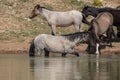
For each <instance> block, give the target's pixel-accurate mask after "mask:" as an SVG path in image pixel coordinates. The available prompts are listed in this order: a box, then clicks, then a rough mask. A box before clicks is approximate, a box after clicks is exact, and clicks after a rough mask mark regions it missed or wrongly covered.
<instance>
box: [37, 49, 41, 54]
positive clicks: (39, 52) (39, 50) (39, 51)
mask: <svg viewBox="0 0 120 80" xmlns="http://www.w3.org/2000/svg"><path fill="white" fill-rule="evenodd" d="M37 51H38V56H40V55H41V53H42V49H40V48H39V49H37Z"/></svg>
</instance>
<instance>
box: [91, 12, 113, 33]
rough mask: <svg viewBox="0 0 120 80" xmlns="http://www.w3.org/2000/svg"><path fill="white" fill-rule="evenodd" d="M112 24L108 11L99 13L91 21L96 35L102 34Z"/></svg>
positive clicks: (111, 17)
mask: <svg viewBox="0 0 120 80" xmlns="http://www.w3.org/2000/svg"><path fill="white" fill-rule="evenodd" d="M112 24H113V16H112V14H111V13H109V12H102V13H99V14H98V16H97V17H96V18H95V19H94V20H93V21H92V26H93V28H94V30H95V32H96V33H97V34H98V35H101V34H103V33H104V32H106V31H107V29H108V28H109V27H111V26H112Z"/></svg>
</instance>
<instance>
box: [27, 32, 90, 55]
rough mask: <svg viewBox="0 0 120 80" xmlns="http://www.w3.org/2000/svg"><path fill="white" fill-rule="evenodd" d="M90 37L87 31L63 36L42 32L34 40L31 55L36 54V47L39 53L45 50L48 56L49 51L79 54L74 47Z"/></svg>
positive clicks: (30, 50)
mask: <svg viewBox="0 0 120 80" xmlns="http://www.w3.org/2000/svg"><path fill="white" fill-rule="evenodd" d="M88 38H89V34H88V33H87V32H77V33H74V34H67V35H61V36H53V35H49V34H40V35H38V36H37V37H35V39H34V40H33V41H32V43H31V45H30V49H29V56H35V49H36V50H37V52H38V55H40V54H41V53H42V51H43V50H44V51H45V56H46V57H48V56H49V52H53V53H62V54H63V55H62V56H65V55H66V54H67V53H69V54H73V55H76V56H79V53H78V52H77V51H75V50H74V47H75V46H76V45H79V44H80V43H82V42H87V40H88Z"/></svg>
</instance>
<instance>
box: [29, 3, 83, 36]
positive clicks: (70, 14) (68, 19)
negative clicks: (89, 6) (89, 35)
mask: <svg viewBox="0 0 120 80" xmlns="http://www.w3.org/2000/svg"><path fill="white" fill-rule="evenodd" d="M38 15H41V16H42V17H44V18H45V20H46V21H47V22H48V24H49V26H50V27H51V30H52V35H56V27H58V26H59V27H67V26H70V25H74V27H75V29H76V32H79V31H80V25H81V22H82V20H83V15H82V13H81V12H79V11H77V10H70V11H66V12H58V11H52V10H48V9H47V8H45V7H42V6H40V5H39V4H38V5H36V6H35V7H34V9H33V10H32V12H31V15H30V16H29V19H32V18H34V17H36V16H38ZM84 21H85V20H84Z"/></svg>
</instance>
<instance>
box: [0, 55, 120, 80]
mask: <svg viewBox="0 0 120 80" xmlns="http://www.w3.org/2000/svg"><path fill="white" fill-rule="evenodd" d="M0 80H120V57H119V56H115V55H102V56H96V55H81V57H65V58H62V57H49V58H44V57H35V58H29V57H28V56H9V55H8V56H3V55H2V56H0Z"/></svg>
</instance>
